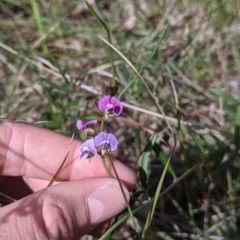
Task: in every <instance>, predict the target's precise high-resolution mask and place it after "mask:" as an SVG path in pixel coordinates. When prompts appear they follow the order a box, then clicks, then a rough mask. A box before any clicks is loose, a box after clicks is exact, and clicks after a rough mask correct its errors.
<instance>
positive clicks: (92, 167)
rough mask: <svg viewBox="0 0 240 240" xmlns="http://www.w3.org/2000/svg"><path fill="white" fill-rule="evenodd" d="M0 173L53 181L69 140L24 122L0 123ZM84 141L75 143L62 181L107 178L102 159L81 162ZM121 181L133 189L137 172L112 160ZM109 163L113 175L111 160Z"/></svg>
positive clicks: (75, 141)
mask: <svg viewBox="0 0 240 240" xmlns="http://www.w3.org/2000/svg"><path fill="white" fill-rule="evenodd" d="M0 132H1V135H0V173H1V174H2V175H12V176H19V175H21V176H27V177H33V178H40V179H45V180H50V179H51V178H52V176H53V175H54V174H55V173H56V171H57V169H58V168H59V166H60V164H61V163H62V161H63V159H64V157H65V156H66V153H67V151H68V148H69V146H70V138H69V137H66V136H63V135H61V134H58V133H56V132H53V131H50V130H47V129H44V128H39V127H35V126H32V125H28V124H24V123H13V122H6V121H5V122H4V121H2V122H0ZM80 145H81V142H80V141H78V140H74V141H73V142H72V145H71V149H70V152H69V155H68V157H67V160H66V162H65V164H64V167H63V168H62V170H61V172H60V174H59V175H58V179H57V180H59V181H66V180H72V179H82V178H90V177H104V176H107V174H106V171H105V169H104V168H103V164H102V161H101V158H100V157H99V156H98V155H95V156H94V157H93V158H92V159H91V161H88V160H85V159H80V158H79V152H78V149H79V147H80ZM113 162H114V165H115V167H116V169H117V172H118V173H119V177H120V179H121V180H122V181H123V182H124V183H125V184H126V185H127V186H128V187H129V188H133V186H134V182H135V178H136V176H135V173H134V172H133V171H132V170H131V169H129V168H128V167H126V166H125V165H123V164H122V163H120V162H119V161H117V160H115V159H113ZM106 164H107V167H108V169H109V170H110V172H111V173H112V175H113V176H114V175H115V174H114V172H113V169H112V165H111V163H110V161H109V159H108V158H107V157H106Z"/></svg>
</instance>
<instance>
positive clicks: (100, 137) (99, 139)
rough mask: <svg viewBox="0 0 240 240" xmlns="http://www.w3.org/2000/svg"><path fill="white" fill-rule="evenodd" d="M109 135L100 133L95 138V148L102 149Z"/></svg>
mask: <svg viewBox="0 0 240 240" xmlns="http://www.w3.org/2000/svg"><path fill="white" fill-rule="evenodd" d="M107 135H108V134H107V133H105V132H100V133H99V134H98V135H97V136H96V137H95V138H94V143H95V146H96V147H97V148H98V147H101V145H102V144H103V142H104V141H106V140H107Z"/></svg>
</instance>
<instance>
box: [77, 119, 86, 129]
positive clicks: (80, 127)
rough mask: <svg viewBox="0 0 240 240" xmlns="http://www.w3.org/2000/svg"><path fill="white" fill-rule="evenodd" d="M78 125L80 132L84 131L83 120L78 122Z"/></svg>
mask: <svg viewBox="0 0 240 240" xmlns="http://www.w3.org/2000/svg"><path fill="white" fill-rule="evenodd" d="M76 125H77V128H78V129H79V130H82V129H83V128H84V123H83V121H81V120H77V124H76Z"/></svg>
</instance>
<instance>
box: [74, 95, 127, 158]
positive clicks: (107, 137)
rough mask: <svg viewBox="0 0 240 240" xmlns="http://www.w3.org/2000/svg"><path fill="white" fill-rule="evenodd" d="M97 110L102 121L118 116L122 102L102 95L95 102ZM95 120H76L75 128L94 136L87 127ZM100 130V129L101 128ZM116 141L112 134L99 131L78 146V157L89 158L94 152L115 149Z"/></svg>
mask: <svg viewBox="0 0 240 240" xmlns="http://www.w3.org/2000/svg"><path fill="white" fill-rule="evenodd" d="M97 106H98V109H99V111H100V112H101V113H102V114H103V119H102V121H105V120H106V119H108V117H115V116H119V115H120V114H121V112H122V110H123V107H122V103H121V101H120V100H118V99H117V98H115V97H114V96H111V95H107V96H104V97H102V98H101V99H100V100H99V101H98V103H97ZM96 123H97V120H90V121H88V122H86V123H84V122H83V121H81V120H78V121H77V124H76V125H77V128H78V129H79V130H80V131H82V132H83V133H84V134H85V135H86V136H87V137H88V136H90V137H92V136H95V131H94V130H93V129H92V128H90V127H89V125H94V124H96ZM101 130H102V129H101ZM117 145H118V141H117V138H116V137H115V135H114V134H112V133H106V132H100V133H99V134H97V135H96V136H95V137H94V138H90V139H88V140H86V141H85V142H84V143H83V144H82V145H81V146H80V148H79V153H80V158H85V159H89V158H91V157H93V156H94V154H96V153H99V154H101V156H103V155H104V154H105V153H106V152H109V151H115V150H116V149H117Z"/></svg>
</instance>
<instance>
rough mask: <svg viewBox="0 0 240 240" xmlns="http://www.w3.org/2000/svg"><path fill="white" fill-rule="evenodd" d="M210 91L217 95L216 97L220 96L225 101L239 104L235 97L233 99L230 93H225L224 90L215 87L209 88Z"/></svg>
mask: <svg viewBox="0 0 240 240" xmlns="http://www.w3.org/2000/svg"><path fill="white" fill-rule="evenodd" d="M210 92H211V93H212V94H213V95H215V96H217V97H221V98H223V99H224V100H225V101H228V102H231V103H233V104H237V105H238V104H240V101H237V100H236V99H234V98H233V97H232V96H231V95H230V94H227V93H225V92H222V91H220V90H219V89H216V88H210Z"/></svg>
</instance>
